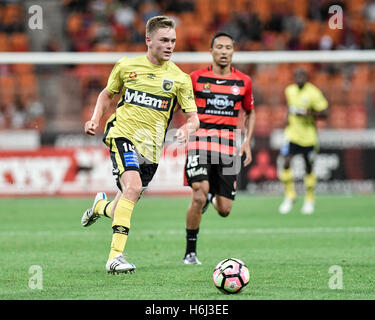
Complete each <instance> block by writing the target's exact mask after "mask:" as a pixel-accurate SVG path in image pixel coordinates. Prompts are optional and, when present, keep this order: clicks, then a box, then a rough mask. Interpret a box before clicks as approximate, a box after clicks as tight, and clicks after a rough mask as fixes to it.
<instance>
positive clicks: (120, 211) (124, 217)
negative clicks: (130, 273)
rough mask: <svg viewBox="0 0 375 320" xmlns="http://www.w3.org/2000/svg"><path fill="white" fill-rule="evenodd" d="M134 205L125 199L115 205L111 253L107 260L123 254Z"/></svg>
mask: <svg viewBox="0 0 375 320" xmlns="http://www.w3.org/2000/svg"><path fill="white" fill-rule="evenodd" d="M134 205H135V203H134V202H133V201H130V200H128V199H125V198H121V199H120V200H119V202H118V203H117V206H116V209H115V216H114V218H113V223H112V229H113V235H112V243H111V251H110V253H109V258H108V259H109V260H112V259H113V258H114V257H115V256H116V255H118V254H121V253H123V251H124V249H125V244H126V240H127V239H128V233H129V229H130V217H131V215H132V212H133V209H134Z"/></svg>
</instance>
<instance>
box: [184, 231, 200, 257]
mask: <svg viewBox="0 0 375 320" xmlns="http://www.w3.org/2000/svg"><path fill="white" fill-rule="evenodd" d="M198 232H199V228H198V229H186V252H185V256H186V255H187V254H188V253H190V252H196V251H197V238H198Z"/></svg>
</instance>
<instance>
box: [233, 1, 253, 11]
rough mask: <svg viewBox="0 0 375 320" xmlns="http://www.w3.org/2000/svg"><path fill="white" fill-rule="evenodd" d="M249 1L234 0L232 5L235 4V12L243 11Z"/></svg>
mask: <svg viewBox="0 0 375 320" xmlns="http://www.w3.org/2000/svg"><path fill="white" fill-rule="evenodd" d="M249 3H250V1H249V0H234V1H232V2H231V6H233V10H234V11H235V12H243V11H245V10H246V9H247V6H248V4H249Z"/></svg>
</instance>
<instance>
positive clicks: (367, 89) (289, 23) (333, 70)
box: [0, 0, 375, 135]
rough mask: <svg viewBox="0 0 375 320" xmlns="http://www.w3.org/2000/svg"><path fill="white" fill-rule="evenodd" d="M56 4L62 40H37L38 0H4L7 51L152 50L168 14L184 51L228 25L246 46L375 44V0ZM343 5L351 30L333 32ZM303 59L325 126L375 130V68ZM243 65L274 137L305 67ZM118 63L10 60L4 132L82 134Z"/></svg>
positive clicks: (0, 45) (2, 40) (1, 96)
mask: <svg viewBox="0 0 375 320" xmlns="http://www.w3.org/2000/svg"><path fill="white" fill-rule="evenodd" d="M40 3H43V2H40ZM45 3H47V1H45ZM48 3H49V5H50V7H46V8H44V6H43V5H42V7H43V9H45V10H47V12H45V13H44V15H45V16H49V17H53V18H52V21H63V22H62V23H61V28H60V29H62V30H59V32H60V35H61V37H56V36H55V37H53V36H51V35H49V36H46V37H44V38H43V39H46V41H44V42H43V43H41V44H40V42H39V46H36V45H35V43H36V41H35V38H33V37H35V33H32V32H31V31H30V30H29V28H28V27H27V16H28V11H27V9H28V6H29V5H31V4H32V3H31V2H29V1H17V0H8V1H4V0H3V1H0V51H1V52H13V51H18V52H27V51H78V52H84V51H94V52H112V51H117V52H127V51H128V52H130V51H139V52H140V51H145V48H146V47H145V45H144V31H145V22H146V21H147V19H149V18H150V17H152V16H155V15H159V14H166V15H169V16H172V17H174V19H175V20H176V22H177V37H178V38H177V45H176V51H207V50H208V49H209V42H210V38H211V36H212V35H213V34H214V33H215V32H217V31H219V30H225V31H227V32H230V33H231V34H232V35H233V36H234V38H235V40H236V50H237V51H238V50H242V51H259V50H337V49H341V50H342V49H344V50H352V49H375V2H374V1H371V0H346V1H344V0H342V1H334V2H332V1H327V0H298V1H290V0H264V1H256V0H154V1H152V0H148V1H145V0H126V1H121V0H50V1H48ZM52 4H54V5H55V6H52ZM333 4H338V5H340V6H341V7H342V9H343V12H344V20H343V24H344V25H343V29H330V28H329V25H328V20H329V18H330V15H329V13H328V9H329V7H330V6H331V5H333ZM56 8H58V9H59V10H56ZM48 10H49V12H48ZM49 21H51V19H50V20H49ZM197 22H198V23H197ZM50 23H51V22H50ZM52 23H53V22H52ZM51 29H52V26H51V24H50V25H47V26H45V27H44V30H42V31H41V32H40V33H39V35H42V34H43V33H48V32H49V31H50V30H51ZM203 65H204V64H203ZM302 65H303V66H304V67H306V68H307V70H308V72H309V76H310V79H309V80H310V81H311V82H312V83H314V84H315V85H317V86H318V87H319V88H321V89H322V91H323V93H324V94H325V95H326V97H327V98H328V100H329V103H330V116H329V119H328V121H326V122H321V123H320V124H319V126H321V127H326V128H356V129H364V128H368V127H374V126H375V103H374V101H375V92H374V87H373V85H372V83H374V80H375V70H374V66H373V65H371V64H368V63H363V64H302ZM298 66H301V64H298ZM200 67H202V64H183V65H181V68H182V69H183V70H184V71H185V72H191V71H192V70H194V69H196V68H200ZM237 67H238V68H239V69H240V70H242V71H244V72H246V73H248V74H249V75H250V76H251V77H252V79H253V86H254V98H255V102H256V110H257V125H256V134H257V135H269V133H270V132H271V130H272V129H273V128H281V127H282V125H283V120H284V116H285V113H286V108H285V101H284V95H283V91H284V88H285V87H286V86H287V85H288V84H290V83H291V82H292V81H293V79H292V73H293V69H294V68H295V67H296V65H295V64H275V65H238V66H237ZM111 68H112V66H111V65H102V66H90V65H76V66H64V67H53V66H47V67H46V66H44V67H41V66H34V65H26V64H18V65H0V129H21V128H35V129H38V130H39V131H41V132H43V131H45V130H52V129H55V130H56V129H57V130H62V131H63V130H64V129H67V130H73V131H74V130H76V131H80V130H81V127H80V124H81V123H82V122H83V121H85V120H87V118H88V117H89V116H90V115H91V112H92V108H93V107H94V105H95V101H96V97H97V95H98V93H99V91H100V90H101V89H102V88H103V87H104V86H105V84H106V81H107V77H108V75H109V72H110V70H111ZM77 79H78V82H77ZM270 83H272V86H270ZM77 84H79V86H78V85H77ZM58 90H60V91H59V92H57V91H58ZM69 101H70V102H69ZM69 108H70V109H69ZM78 115H79V116H78ZM64 119H65V121H64Z"/></svg>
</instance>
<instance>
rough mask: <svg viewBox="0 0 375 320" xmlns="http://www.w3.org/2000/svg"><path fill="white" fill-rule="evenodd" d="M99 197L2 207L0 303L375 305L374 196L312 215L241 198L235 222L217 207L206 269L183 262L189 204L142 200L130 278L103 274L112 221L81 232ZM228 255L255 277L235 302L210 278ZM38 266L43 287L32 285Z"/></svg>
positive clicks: (205, 233)
mask: <svg viewBox="0 0 375 320" xmlns="http://www.w3.org/2000/svg"><path fill="white" fill-rule="evenodd" d="M92 200H93V197H92V198H90V199H88V198H85V199H82V198H28V199H19V198H15V199H1V200H0V300H14V299H21V300H26V299H27V300H29V299H30V300H33V299H38V300H44V299H50V300H51V299H52V300H60V299H68V300H72V299H73V300H75V299H80V300H86V299H93V300H96V299H100V300H102V299H104V300H107V299H115V300H116V299H125V300H153V299H155V300H228V299H234V300H239V299H245V300H252V299H260V300H263V299H266V300H275V299H282V300H284V299H288V300H290V299H293V300H294V299H297V300H299V299H312V300H315V299H319V300H320V299H340V300H344V299H351V300H353V299H374V298H375V290H374V289H375V281H374V268H375V216H374V213H375V205H374V204H375V195H360V196H318V199H317V204H316V212H315V213H314V214H313V215H311V216H306V215H302V214H300V213H299V209H300V208H301V206H302V199H301V198H300V199H299V200H298V201H297V203H296V205H295V207H294V208H293V211H292V212H291V213H290V214H288V215H280V214H278V212H277V208H278V205H279V204H280V201H281V200H282V199H281V197H271V196H269V197H257V196H245V195H239V196H238V197H237V199H236V200H235V202H234V205H233V210H232V213H231V215H230V216H229V217H227V218H222V217H220V216H219V215H218V214H217V213H216V212H215V211H214V209H213V208H212V206H211V207H210V208H209V209H208V211H207V212H206V213H205V214H204V216H203V220H202V224H201V228H200V233H199V242H198V257H199V259H200V260H201V261H202V265H183V264H182V257H183V253H184V250H185V212H186V209H187V207H188V205H189V203H190V199H189V198H184V197H180V198H179V197H175V198H155V197H149V196H144V197H143V198H142V199H141V200H140V201H139V203H138V204H137V205H136V207H135V211H134V212H133V216H132V225H131V231H130V235H129V238H128V243H127V246H126V252H127V254H128V259H129V261H131V262H133V263H134V264H135V265H136V266H137V271H136V272H135V273H134V274H122V275H108V274H106V272H105V263H106V260H107V257H108V253H109V247H110V242H111V235H112V230H111V221H110V220H109V219H108V218H101V219H99V220H98V221H97V222H96V223H95V224H93V225H92V226H90V227H88V228H83V227H81V225H80V219H81V215H82V213H83V211H84V210H85V209H86V208H87V207H90V206H91V205H92ZM230 257H234V258H239V259H241V260H243V261H244V262H245V263H246V264H247V266H248V268H249V271H250V283H249V285H248V286H247V287H246V288H245V289H244V290H243V291H242V292H240V293H239V294H235V295H226V294H223V293H221V292H219V291H218V290H217V289H216V288H215V287H214V285H213V282H212V279H211V277H212V271H213V269H214V267H215V266H216V264H217V263H218V262H219V261H220V260H222V259H224V258H230ZM35 265H36V266H40V268H41V269H40V270H41V271H42V274H40V273H39V275H41V279H42V282H39V285H41V286H42V288H40V287H39V289H38V287H37V288H34V289H33V288H32V285H30V283H33V282H32V279H31V278H32V277H33V276H34V275H35V273H34V272H33V271H32V269H30V268H31V267H32V266H35ZM332 266H339V267H340V268H341V271H342V273H341V279H342V285H343V287H342V289H339V288H336V289H333V288H330V284H334V285H337V284H338V283H339V282H338V281H337V276H339V274H338V273H330V272H329V271H330V268H331V267H332ZM331 277H336V278H331ZM335 279H336V280H335ZM34 283H35V282H34ZM331 287H332V286H331Z"/></svg>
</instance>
